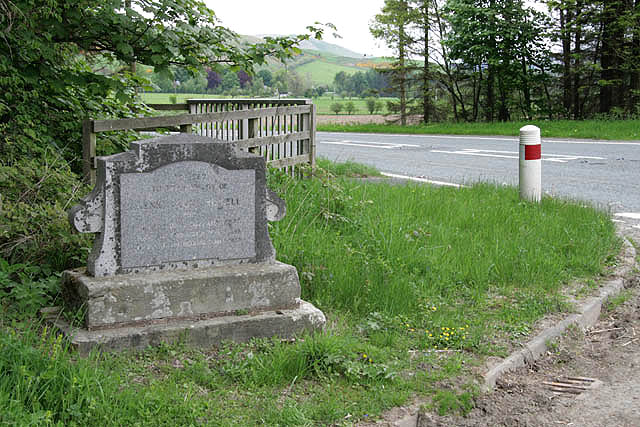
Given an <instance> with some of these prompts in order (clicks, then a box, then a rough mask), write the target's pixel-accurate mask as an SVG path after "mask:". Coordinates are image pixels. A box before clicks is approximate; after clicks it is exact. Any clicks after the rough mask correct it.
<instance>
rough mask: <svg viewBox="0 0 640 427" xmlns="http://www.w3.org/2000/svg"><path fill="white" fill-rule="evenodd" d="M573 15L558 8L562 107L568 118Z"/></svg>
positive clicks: (569, 11) (569, 109)
mask: <svg viewBox="0 0 640 427" xmlns="http://www.w3.org/2000/svg"><path fill="white" fill-rule="evenodd" d="M572 19H573V14H572V12H571V10H563V9H562V8H560V37H561V39H562V106H563V107H564V116H565V117H568V116H569V111H571V30H570V28H569V23H570V22H572Z"/></svg>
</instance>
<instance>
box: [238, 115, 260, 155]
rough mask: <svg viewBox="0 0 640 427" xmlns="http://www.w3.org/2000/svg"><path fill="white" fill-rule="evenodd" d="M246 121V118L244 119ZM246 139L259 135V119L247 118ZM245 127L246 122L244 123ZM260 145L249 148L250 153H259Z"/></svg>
mask: <svg viewBox="0 0 640 427" xmlns="http://www.w3.org/2000/svg"><path fill="white" fill-rule="evenodd" d="M243 122H244V120H243ZM246 122H247V123H246V130H247V133H246V136H247V137H246V139H252V138H256V137H257V136H258V133H259V132H258V119H246ZM242 125H243V127H244V126H245V123H243V124H242ZM259 150H260V147H251V148H249V152H250V153H259V152H260V151H259Z"/></svg>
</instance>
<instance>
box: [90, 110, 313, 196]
mask: <svg viewBox="0 0 640 427" xmlns="http://www.w3.org/2000/svg"><path fill="white" fill-rule="evenodd" d="M150 107H152V108H154V109H156V110H165V111H166V110H184V111H185V112H187V111H188V113H186V114H176V115H170V116H157V117H141V118H131V119H120V120H85V121H84V122H83V125H82V153H83V154H82V160H83V172H84V176H85V179H86V180H87V181H89V182H90V183H91V184H92V185H93V184H95V176H96V167H97V162H96V134H97V133H99V132H108V131H117V130H155V129H158V128H170V129H174V130H179V131H180V132H183V133H192V132H193V133H196V134H198V135H203V136H208V137H210V138H212V139H218V140H223V141H235V142H236V145H237V146H238V148H240V149H241V150H248V151H251V152H253V153H256V154H260V155H262V156H264V157H265V158H266V160H267V164H268V165H269V166H271V167H274V168H279V169H285V170H286V171H287V172H290V173H294V171H295V169H296V167H299V165H301V164H309V165H311V166H315V157H316V145H315V135H316V118H315V114H316V110H315V105H313V103H312V102H311V101H310V100H308V99H190V100H188V101H187V103H186V104H150Z"/></svg>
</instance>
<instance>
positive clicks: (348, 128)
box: [318, 120, 640, 140]
mask: <svg viewBox="0 0 640 427" xmlns="http://www.w3.org/2000/svg"><path fill="white" fill-rule="evenodd" d="M527 124H533V125H536V126H538V127H539V128H540V132H541V135H542V137H543V138H549V137H556V138H587V139H607V140H640V120H580V121H574V120H554V121H546V120H532V121H531V122H505V123H502V122H494V123H434V124H429V125H415V126H400V125H386V124H362V125H330V124H323V125H318V131H324V132H366V133H398V134H449V135H508V136H517V135H518V133H519V130H520V128H521V127H522V126H525V125H527Z"/></svg>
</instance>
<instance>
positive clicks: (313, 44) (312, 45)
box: [256, 34, 365, 58]
mask: <svg viewBox="0 0 640 427" xmlns="http://www.w3.org/2000/svg"><path fill="white" fill-rule="evenodd" d="M265 36H269V37H278V35H276V34H261V35H259V36H256V37H265ZM300 49H307V50H315V51H318V52H322V53H329V54H331V55H335V56H345V57H347V58H364V57H365V56H364V55H362V54H360V53H357V52H354V51H352V50H349V49H347V48H345V47H342V46H339V45H337V44H333V43H328V42H325V41H323V40H316V39H309V40H304V41H302V43H300Z"/></svg>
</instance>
